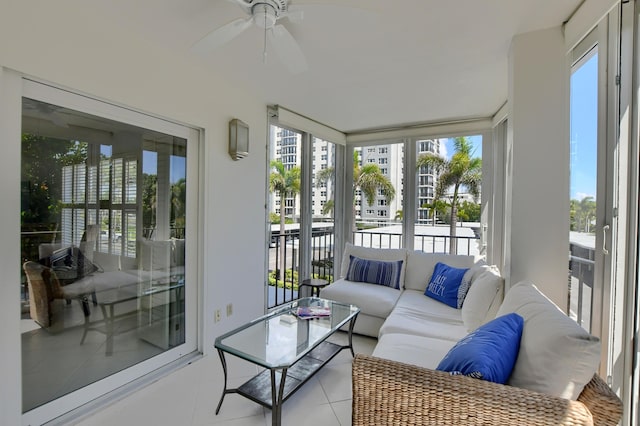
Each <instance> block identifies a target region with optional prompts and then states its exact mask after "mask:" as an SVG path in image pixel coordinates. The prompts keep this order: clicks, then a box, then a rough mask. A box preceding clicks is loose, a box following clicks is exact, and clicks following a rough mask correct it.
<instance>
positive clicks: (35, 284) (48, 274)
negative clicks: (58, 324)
mask: <svg viewBox="0 0 640 426" xmlns="http://www.w3.org/2000/svg"><path fill="white" fill-rule="evenodd" d="M22 268H23V269H24V273H25V275H26V277H27V286H28V290H29V313H30V314H31V318H32V319H33V320H34V321H35V322H37V323H38V324H39V325H40V326H41V327H43V328H48V327H50V326H51V319H52V311H51V308H52V302H53V301H54V300H55V299H65V300H71V299H77V300H78V301H79V303H80V306H81V307H82V311H83V312H84V316H85V320H86V318H87V317H88V316H89V304H88V301H87V297H86V296H85V295H83V294H72V293H70V292H68V291H66V290H65V288H64V287H63V286H61V285H60V281H59V280H58V277H57V276H56V274H55V272H54V271H53V270H52V269H51V268H48V267H46V266H43V265H41V264H39V263H37V262H32V261H27V262H25V263H24V264H23V265H22Z"/></svg>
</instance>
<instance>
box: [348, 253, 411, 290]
mask: <svg viewBox="0 0 640 426" xmlns="http://www.w3.org/2000/svg"><path fill="white" fill-rule="evenodd" d="M401 270H402V260H396V261H392V262H384V261H381V260H369V259H360V258H359V257H355V256H351V255H350V256H349V269H348V270H347V276H346V279H347V280H349V281H357V282H361V283H371V284H380V285H384V286H387V287H391V288H395V289H398V290H399V289H400V271H401Z"/></svg>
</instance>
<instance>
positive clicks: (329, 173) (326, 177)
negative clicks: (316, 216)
mask: <svg viewBox="0 0 640 426" xmlns="http://www.w3.org/2000/svg"><path fill="white" fill-rule="evenodd" d="M334 172H335V169H334V168H333V167H327V168H326V169H321V170H319V171H318V172H316V188H322V187H323V186H326V187H327V188H332V187H333V185H332V183H331V182H332V181H333V179H334V177H335V175H334ZM327 193H328V194H329V197H332V196H333V194H331V193H329V192H327ZM334 207H335V202H334V201H333V198H331V199H329V200H327V201H326V202H325V203H324V206H322V214H323V215H325V216H326V215H331V217H332V218H333V209H334Z"/></svg>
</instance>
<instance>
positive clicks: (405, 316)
mask: <svg viewBox="0 0 640 426" xmlns="http://www.w3.org/2000/svg"><path fill="white" fill-rule="evenodd" d="M350 256H356V257H359V258H363V259H373V260H381V261H398V260H401V261H403V264H402V268H401V272H400V289H394V288H391V287H386V286H382V285H374V284H369V283H362V282H353V281H348V280H346V279H345V277H346V276H347V270H348V268H349V259H350ZM438 262H443V263H446V264H447V265H450V266H454V267H457V268H471V269H470V271H469V278H470V281H471V287H470V288H473V289H474V290H473V292H471V298H470V299H465V304H464V305H463V307H462V309H455V308H451V307H449V306H447V305H445V304H443V303H441V302H438V301H436V300H434V299H431V298H429V297H426V296H424V292H425V288H426V286H427V282H428V281H429V278H431V275H432V274H433V269H434V267H435V265H436V263H438ZM339 276H340V279H338V280H336V281H335V282H333V283H332V284H331V285H329V286H328V287H325V288H324V289H323V290H322V297H323V298H325V299H330V300H335V301H338V302H345V303H353V304H354V305H357V306H358V307H359V308H360V314H359V315H358V319H357V321H356V324H355V327H354V332H355V333H358V334H363V335H366V336H371V337H378V338H381V337H382V336H383V335H385V334H407V335H417V336H421V335H425V333H426V334H427V335H429V336H433V335H434V333H435V334H437V335H439V337H443V338H444V339H446V340H448V341H452V342H454V343H455V342H456V341H457V340H459V339H460V338H461V337H464V336H465V335H466V334H467V333H468V332H469V331H470V330H473V329H475V328H476V327H478V326H479V325H480V324H482V323H484V322H485V319H487V320H488V319H492V318H493V317H495V314H496V312H497V310H498V307H499V305H500V302H501V301H502V295H503V286H504V285H503V280H502V278H501V277H500V274H499V272H498V270H497V269H496V268H495V267H491V266H489V265H486V264H484V263H483V262H482V261H480V262H477V263H474V258H473V257H472V256H460V255H456V256H451V255H447V254H433V253H423V252H419V251H410V250H405V249H375V248H366V247H359V246H354V245H352V244H350V243H347V245H346V246H345V250H344V256H343V259H342V265H341V270H340V274H339ZM475 283H481V286H476V288H474V285H473V284H475ZM480 287H481V288H482V289H486V291H484V292H481V291H478V290H479V289H480ZM476 296H477V297H476ZM474 302H477V303H474ZM463 315H464V318H466V320H467V323H468V324H467V325H465V321H464V320H463Z"/></svg>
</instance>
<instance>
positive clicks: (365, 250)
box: [340, 243, 407, 286]
mask: <svg viewBox="0 0 640 426" xmlns="http://www.w3.org/2000/svg"><path fill="white" fill-rule="evenodd" d="M349 256H356V257H359V258H360V259H371V260H382V261H385V262H392V261H397V260H402V268H401V270H400V284H401V286H402V285H403V284H404V275H405V270H406V269H407V250H405V249H379V248H369V247H360V246H354V245H353V244H351V243H346V244H345V247H344V254H343V255H342V268H341V270H340V278H346V276H347V272H348V271H349V259H350V258H349Z"/></svg>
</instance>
